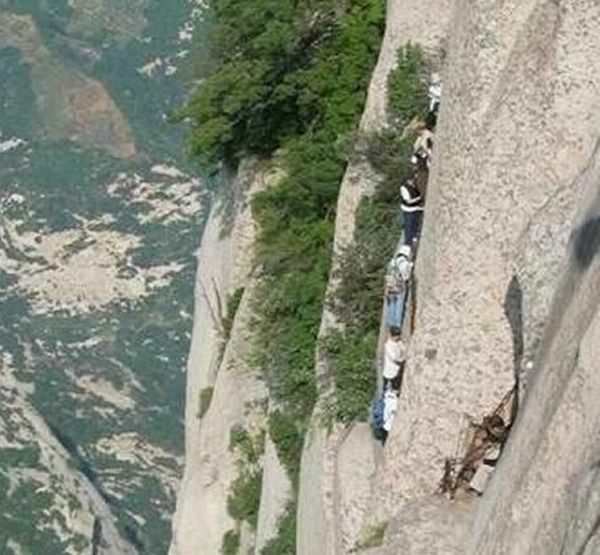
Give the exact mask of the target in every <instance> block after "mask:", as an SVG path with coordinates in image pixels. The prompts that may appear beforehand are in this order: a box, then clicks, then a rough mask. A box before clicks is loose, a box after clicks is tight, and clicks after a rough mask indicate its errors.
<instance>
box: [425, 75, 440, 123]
mask: <svg viewBox="0 0 600 555" xmlns="http://www.w3.org/2000/svg"><path fill="white" fill-rule="evenodd" d="M427 96H428V97H429V112H430V113H433V114H437V112H438V110H439V107H440V100H441V99H442V78H441V77H440V74H439V73H432V74H431V84H430V85H429V91H428V92H427Z"/></svg>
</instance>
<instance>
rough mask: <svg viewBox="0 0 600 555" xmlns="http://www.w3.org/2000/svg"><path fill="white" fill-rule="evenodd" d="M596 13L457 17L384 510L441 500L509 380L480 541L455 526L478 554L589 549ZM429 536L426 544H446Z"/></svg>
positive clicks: (535, 6)
mask: <svg viewBox="0 0 600 555" xmlns="http://www.w3.org/2000/svg"><path fill="white" fill-rule="evenodd" d="M599 15H600V14H599V12H598V6H597V5H595V4H590V3H588V4H586V6H585V9H583V7H582V6H581V5H579V4H578V5H577V6H576V5H575V3H574V2H561V3H555V2H535V1H532V2H519V3H514V2H502V3H500V4H499V3H498V2H478V3H477V4H471V3H466V2H462V3H460V5H458V6H457V8H456V17H455V24H454V25H453V27H452V28H453V32H452V33H451V41H450V43H449V56H448V62H447V66H446V68H445V69H444V76H445V81H444V87H445V90H444V98H443V104H442V111H441V115H440V119H439V123H438V128H437V136H436V151H435V157H434V164H433V170H432V175H431V177H430V183H429V189H428V191H429V192H428V203H427V210H426V216H425V225H424V232H423V236H422V241H421V246H420V249H419V259H418V265H417V270H416V281H417V290H418V296H417V319H416V331H415V335H414V336H413V339H412V343H411V348H410V356H409V364H408V368H407V372H406V375H405V379H404V383H403V388H402V394H401V400H400V408H399V414H398V416H397V419H396V424H395V427H394V430H393V433H392V434H391V437H390V439H389V441H388V444H387V447H386V450H385V455H384V459H385V463H384V465H383V466H382V468H381V471H380V474H379V476H380V477H379V480H378V483H380V484H381V489H380V496H379V498H380V500H381V501H382V502H384V503H385V504H386V506H387V510H388V511H389V513H390V514H397V515H399V518H400V519H404V520H406V518H407V516H408V513H410V511H411V510H412V508H411V507H413V506H414V505H412V504H408V503H414V502H415V500H421V502H422V503H425V502H426V500H427V499H428V498H430V497H429V496H430V495H431V494H433V493H434V491H435V490H436V488H437V485H438V483H439V481H440V479H441V477H442V474H443V468H444V461H445V460H446V459H447V458H452V457H455V456H457V455H458V456H460V455H462V454H464V453H460V452H459V453H457V445H460V438H461V434H463V433H464V431H465V429H466V428H467V426H468V421H467V419H466V418H465V416H468V417H471V418H473V419H475V420H480V419H481V418H482V417H483V416H484V415H485V414H489V413H490V412H492V411H493V410H494V408H495V406H496V405H497V404H498V403H499V402H500V400H501V399H502V397H503V396H504V395H505V393H506V392H507V391H509V390H510V389H511V388H512V386H513V384H514V382H515V380H518V379H520V381H521V385H523V383H524V382H529V383H528V384H527V390H528V392H529V393H528V394H527V395H526V397H525V399H524V400H522V402H521V409H520V410H521V414H520V416H519V418H518V420H517V422H516V424H515V426H514V428H513V432H512V437H511V439H510V440H509V444H508V446H507V448H506V451H505V453H504V455H503V457H502V458H501V463H500V467H499V469H498V471H497V474H496V476H495V477H494V479H493V481H492V483H491V486H490V488H489V490H488V491H487V492H486V493H485V495H484V496H483V500H482V503H481V508H480V509H479V512H478V513H477V516H476V520H475V528H474V529H473V532H472V533H473V534H474V535H473V536H471V532H470V531H469V527H468V526H467V525H466V521H465V520H463V521H462V530H463V541H467V542H468V543H469V544H470V546H471V547H470V549H471V551H470V552H472V553H494V554H496V553H515V554H516V553H559V552H560V553H583V552H586V553H591V552H593V549H594V547H593V546H594V545H595V544H594V541H595V540H594V539H593V537H592V536H593V534H594V530H593V526H592V524H591V523H592V522H593V521H595V518H596V516H597V514H596V506H595V499H594V498H593V495H592V494H591V493H590V491H591V490H590V488H591V487H592V484H593V483H594V480H595V470H594V466H593V465H594V458H593V454H592V453H593V451H594V447H593V446H596V445H597V436H595V435H594V432H593V431H592V430H593V426H594V424H593V422H594V418H595V416H594V415H595V414H596V412H597V411H596V409H595V408H592V406H591V404H590V403H591V400H590V401H588V400H587V395H593V394H592V392H593V391H597V389H595V387H596V386H595V384H594V377H593V376H592V375H591V360H592V358H590V357H593V355H594V348H595V347H592V345H594V343H593V341H594V337H595V335H594V334H595V333H597V330H596V327H595V324H594V317H595V313H596V302H597V299H596V295H595V292H594V287H592V286H591V283H593V282H594V281H595V283H597V274H596V275H595V278H596V279H594V273H593V272H594V268H595V266H594V246H595V245H597V237H598V229H597V227H595V224H594V222H595V221H596V218H597V211H596V210H597V208H596V206H595V205H593V204H592V202H593V200H591V199H590V197H592V198H593V197H594V196H595V195H596V194H597V174H596V173H595V172H596V171H597V170H596V166H595V164H596V162H595V156H596V155H595V149H596V145H597V139H598V133H597V129H598V112H597V106H598V100H599V98H598V90H599V89H598V86H599V84H600V83H599V81H598V73H597V67H596V66H595V64H594V62H593V61H592V60H595V59H596V58H597V53H598V48H599V46H600V44H599V43H598V39H597V37H596V36H595V35H594V33H592V31H591V27H590V25H595V24H596V23H597V21H598V16H599ZM577 211H579V212H580V216H578V217H577V218H576V213H577ZM570 233H573V234H572V236H571V237H572V239H571V244H570V247H569V252H568V253H567V252H566V244H567V240H568V238H569V234H570ZM581 260H585V263H582V262H581ZM563 274H564V275H563ZM561 276H562V277H561ZM587 284H590V285H587ZM575 291H576V292H575ZM553 299H554V300H553ZM544 330H545V331H544ZM544 333H545V339H544V341H543V343H542V346H541V347H540V342H541V341H542V337H543V334H544ZM532 361H535V364H534V370H533V371H532V372H531V376H529V375H527V373H526V372H525V369H526V368H527V367H529V366H531V363H532ZM521 389H522V388H521ZM567 492H572V495H571V494H567ZM430 499H431V498H430ZM431 503H437V501H431ZM453 510H454V507H452V506H450V505H449V506H448V509H447V511H446V512H445V513H444V514H446V515H448V514H450V512H451V511H453ZM576 522H579V524H577V525H576V524H575V523H576ZM583 523H585V524H583ZM424 525H425V523H424V522H419V523H415V525H414V526H415V533H416V531H418V530H422V529H423V526H424ZM391 536H392V534H390V539H391ZM435 538H436V536H433V535H432V536H431V538H430V541H434V543H431V544H430V545H429V549H431V550H432V551H430V552H432V553H433V552H435V553H441V552H444V553H447V552H452V551H449V550H445V551H444V550H443V549H441V548H439V546H437V547H436V543H435V541H436V540H435ZM466 538H469V539H466ZM590 538H592V539H590ZM586 542H588V543H587V544H586ZM393 545H395V546H396V547H397V546H398V545H399V544H396V543H393ZM584 546H587V547H584ZM421 549H422V546H421ZM453 549H455V551H456V552H457V553H464V552H466V549H467V548H466V547H465V546H464V545H461V543H460V542H459V543H458V544H455V546H454V548H453ZM585 549H588V551H585ZM561 550H562V551H561ZM382 552H383V551H382ZM385 552H387V551H385ZM390 552H391V551H390ZM410 552H411V553H412V552H421V551H418V549H417V548H416V549H415V550H414V551H413V550H411V551H410Z"/></svg>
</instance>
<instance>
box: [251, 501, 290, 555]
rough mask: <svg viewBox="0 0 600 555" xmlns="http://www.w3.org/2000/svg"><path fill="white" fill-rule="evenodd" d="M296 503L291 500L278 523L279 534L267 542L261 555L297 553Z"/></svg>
mask: <svg viewBox="0 0 600 555" xmlns="http://www.w3.org/2000/svg"><path fill="white" fill-rule="evenodd" d="M296 510H297V507H296V503H295V502H290V503H288V506H287V507H286V510H285V513H283V515H282V516H281V517H280V518H279V522H278V523H277V535H276V536H275V537H274V538H273V539H271V540H269V541H268V542H267V545H265V547H263V549H262V550H261V552H260V555H296Z"/></svg>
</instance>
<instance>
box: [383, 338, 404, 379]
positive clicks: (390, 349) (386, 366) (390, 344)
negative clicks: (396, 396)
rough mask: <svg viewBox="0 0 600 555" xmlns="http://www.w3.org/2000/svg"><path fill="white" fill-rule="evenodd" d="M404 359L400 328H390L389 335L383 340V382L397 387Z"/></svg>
mask: <svg viewBox="0 0 600 555" xmlns="http://www.w3.org/2000/svg"><path fill="white" fill-rule="evenodd" d="M405 360H406V346H405V345H404V343H403V341H402V337H401V336H400V329H398V328H392V329H391V330H390V336H389V337H388V339H387V341H386V342H385V347H384V348H383V372H382V374H383V379H384V384H385V385H388V383H389V384H390V385H391V386H392V387H393V388H394V389H399V388H398V387H397V385H398V384H397V378H398V377H399V375H400V374H401V372H402V370H403V369H404V361H405Z"/></svg>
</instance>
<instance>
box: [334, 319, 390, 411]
mask: <svg viewBox="0 0 600 555" xmlns="http://www.w3.org/2000/svg"><path fill="white" fill-rule="evenodd" d="M376 329H377V328H375V329H371V330H369V331H368V332H367V333H362V332H363V331H364V330H363V329H362V328H358V329H356V328H352V330H351V331H348V332H346V333H343V332H334V333H332V334H331V335H329V336H328V337H327V339H326V341H325V349H326V352H327V354H328V355H329V357H330V360H332V361H333V364H332V366H333V376H334V379H335V385H336V389H335V395H336V404H335V417H336V418H337V419H338V420H339V421H341V422H352V421H355V420H366V419H367V417H368V410H369V405H370V403H371V400H372V399H373V395H374V394H375V386H376V380H375V367H374V363H375V353H376V349H377V337H378V334H377V331H375V330H376Z"/></svg>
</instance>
